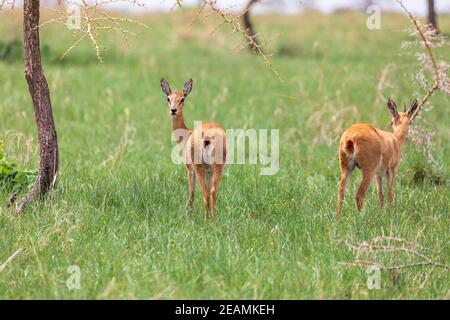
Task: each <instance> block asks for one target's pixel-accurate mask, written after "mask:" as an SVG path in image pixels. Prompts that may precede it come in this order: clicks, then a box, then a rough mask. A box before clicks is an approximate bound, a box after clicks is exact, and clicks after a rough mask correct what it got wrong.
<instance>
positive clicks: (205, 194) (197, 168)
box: [195, 165, 210, 219]
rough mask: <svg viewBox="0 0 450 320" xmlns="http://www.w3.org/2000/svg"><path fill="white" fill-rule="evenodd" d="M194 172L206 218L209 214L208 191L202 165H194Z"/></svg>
mask: <svg viewBox="0 0 450 320" xmlns="http://www.w3.org/2000/svg"><path fill="white" fill-rule="evenodd" d="M195 174H196V175H197V178H198V182H199V183H200V188H201V189H202V196H203V203H204V205H205V219H207V218H208V217H209V214H210V192H209V189H208V187H207V185H206V179H205V171H204V169H203V167H202V165H196V166H195Z"/></svg>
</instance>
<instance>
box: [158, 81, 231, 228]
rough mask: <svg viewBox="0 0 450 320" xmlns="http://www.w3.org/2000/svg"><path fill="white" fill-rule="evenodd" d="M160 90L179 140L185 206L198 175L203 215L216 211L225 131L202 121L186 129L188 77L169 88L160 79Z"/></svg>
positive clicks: (190, 82) (175, 134) (211, 214)
mask: <svg viewBox="0 0 450 320" xmlns="http://www.w3.org/2000/svg"><path fill="white" fill-rule="evenodd" d="M161 90H162V91H163V92H164V93H165V94H166V96H167V104H168V107H169V115H170V117H171V122H172V133H173V135H174V137H175V139H176V141H177V143H179V144H181V148H182V151H183V157H184V162H185V164H186V168H187V172H188V180H189V207H190V208H192V207H193V205H194V195H195V180H196V178H198V181H199V183H200V187H201V190H202V196H203V203H204V205H205V219H206V218H208V217H213V216H214V215H215V212H216V200H217V193H218V191H219V185H220V180H221V178H222V171H223V169H224V166H225V161H226V153H227V151H226V135H225V131H224V130H223V129H222V127H220V126H219V125H218V124H212V123H203V124H202V125H201V126H199V127H198V128H194V130H193V131H192V130H190V129H188V128H187V127H186V124H185V123H184V118H183V108H184V101H185V99H186V97H187V95H188V94H189V93H190V92H191V90H192V79H189V80H188V81H187V82H186V83H185V84H184V88H183V90H182V91H178V92H175V91H172V90H171V89H170V86H169V83H168V82H167V81H166V80H164V79H161Z"/></svg>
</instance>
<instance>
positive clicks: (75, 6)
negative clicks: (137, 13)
mask: <svg viewBox="0 0 450 320" xmlns="http://www.w3.org/2000/svg"><path fill="white" fill-rule="evenodd" d="M65 3H66V6H67V11H64V12H56V14H57V15H58V17H56V18H53V19H50V20H48V21H46V22H44V23H42V24H41V25H40V26H39V27H43V26H45V25H47V24H51V23H60V24H64V25H67V26H68V27H70V28H72V29H74V33H73V38H72V43H71V45H70V46H69V47H68V48H67V50H66V51H65V52H64V53H63V55H62V58H64V57H65V56H66V55H67V54H68V53H69V52H70V51H72V50H73V49H74V48H75V47H76V46H77V45H78V44H79V43H80V42H81V41H82V40H84V39H87V40H88V41H89V42H91V44H92V46H93V48H94V50H95V54H96V56H97V59H98V60H99V61H100V62H102V61H103V48H102V39H101V35H100V33H101V32H103V31H116V32H118V33H120V34H122V36H123V39H124V41H125V42H126V43H127V42H128V37H129V36H133V37H135V36H136V34H135V33H133V32H132V31H130V30H128V29H126V28H125V27H124V26H123V24H125V23H134V24H137V25H140V26H142V27H144V28H147V26H146V25H145V24H144V23H142V22H139V21H136V20H133V19H129V18H124V17H115V16H113V15H112V14H110V13H109V12H108V11H107V10H106V9H105V7H104V6H105V5H108V4H116V3H129V4H132V5H134V6H137V7H145V5H144V3H143V2H141V1H135V0H95V1H87V0H81V1H71V0H67V1H65ZM70 22H73V24H74V25H72V26H69V25H68V24H69V23H70Z"/></svg>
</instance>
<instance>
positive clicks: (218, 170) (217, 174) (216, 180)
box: [210, 164, 224, 217]
mask: <svg viewBox="0 0 450 320" xmlns="http://www.w3.org/2000/svg"><path fill="white" fill-rule="evenodd" d="M223 167H224V166H223V165H218V164H216V165H215V167H214V176H213V182H212V187H211V202H210V206H211V207H210V209H211V216H213V217H214V216H215V215H216V201H217V192H218V191H219V185H220V180H221V179H222V171H223Z"/></svg>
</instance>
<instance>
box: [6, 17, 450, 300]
mask: <svg viewBox="0 0 450 320" xmlns="http://www.w3.org/2000/svg"><path fill="white" fill-rule="evenodd" d="M193 17H194V13H193V12H186V13H184V14H181V13H173V14H172V15H146V16H143V17H140V19H143V20H144V21H145V22H146V23H147V24H148V25H149V29H143V28H141V27H138V26H131V28H132V29H134V30H135V31H136V32H137V38H136V39H135V40H133V39H132V40H130V42H129V47H128V48H127V47H126V46H125V45H124V43H123V41H122V39H121V37H120V36H118V35H113V34H110V35H108V36H107V38H106V39H105V45H106V46H107V48H108V51H107V52H106V54H105V62H104V63H103V64H99V63H98V62H97V61H96V59H95V52H94V51H93V50H92V48H91V47H90V46H89V44H87V43H83V44H82V45H81V46H80V47H78V48H76V49H75V50H74V51H73V52H72V53H71V54H70V55H69V56H68V57H67V58H66V59H65V60H63V61H60V60H58V57H59V55H61V54H62V53H63V52H64V50H65V49H66V48H67V47H68V46H69V45H70V40H71V33H70V31H69V30H66V29H65V28H64V27H63V26H61V25H50V26H47V27H45V28H43V29H42V32H41V39H42V46H43V47H45V50H44V51H45V52H44V64H45V71H46V74H47V78H48V81H49V85H50V90H51V95H52V100H53V101H52V102H53V109H54V115H55V121H56V126H57V130H58V138H59V146H60V157H61V160H60V161H61V166H60V176H59V183H58V186H57V190H56V191H55V192H54V193H53V194H52V195H51V196H50V197H49V198H47V200H46V201H45V202H41V203H36V204H35V205H33V206H32V207H30V208H29V209H28V210H27V212H26V214H24V215H22V216H20V217H18V216H15V215H12V214H11V212H10V211H8V210H7V209H6V208H5V205H4V203H5V202H6V200H7V198H8V191H7V190H3V191H1V192H0V202H1V204H2V205H1V206H0V243H1V245H0V265H2V264H3V263H5V262H6V264H5V265H4V267H3V268H2V267H0V298H5V299H10V298H25V299H35V298H44V299H54V298H62V299H76V298H83V299H84V298H94V299H95V298H103V299H114V298H120V299H122V298H127V299H128V298H131V299H134V298H139V299H177V298H181V299H185V298H189V299H210V298H213V299H222V298H223V299H239V298H244V299H261V298H262V299H269V298H271V299H311V298H313V299H335V298H339V299H368V298H381V299H407V298H419V299H430V298H438V299H449V298H450V273H449V272H445V271H444V270H443V269H442V268H439V267H430V266H426V267H413V268H406V269H403V270H399V271H392V272H387V271H382V272H381V289H379V290H369V289H368V287H367V285H366V281H367V277H368V275H367V274H366V268H364V267H363V268H353V267H348V266H344V265H342V263H343V262H352V261H354V260H355V259H356V258H357V257H356V256H355V254H354V253H353V252H352V251H349V250H348V248H347V247H346V246H345V245H343V244H342V242H345V241H347V242H351V243H362V242H364V241H367V242H369V241H371V239H372V238H374V237H377V236H382V235H384V236H391V237H399V238H402V239H405V240H407V241H411V242H414V243H417V245H421V246H423V247H424V248H425V249H417V250H419V251H420V252H424V253H425V254H426V256H427V257H430V258H431V259H432V260H433V261H436V262H439V263H446V264H448V263H449V262H450V261H449V257H450V246H449V231H450V208H449V200H448V199H449V198H450V191H449V190H448V186H449V179H448V169H449V161H448V159H449V157H450V151H449V147H450V142H449V139H448V138H449V132H450V131H449V99H448V97H445V96H444V95H443V94H438V95H436V96H435V97H433V99H432V106H433V109H432V110H431V111H430V112H425V113H424V114H423V118H422V119H421V120H419V121H418V123H420V125H421V126H422V127H425V128H428V129H430V130H431V131H433V132H435V135H434V137H433V148H434V151H433V156H434V157H435V159H437V161H438V162H439V163H440V165H441V169H440V170H437V169H436V168H433V167H432V166H431V165H430V164H429V161H428V160H427V156H426V155H425V154H424V152H423V151H422V150H421V149H420V148H417V147H416V146H415V145H413V144H412V143H410V142H409V141H407V142H406V144H405V146H404V149H403V158H402V162H401V164H400V165H399V167H398V175H397V180H396V186H395V196H396V208H395V210H393V211H389V210H380V209H379V208H378V201H377V197H376V192H375V187H374V186H372V188H371V189H370V190H369V194H368V197H367V198H366V203H365V204H366V207H365V210H364V211H363V212H361V213H358V212H357V210H356V208H355V204H354V200H353V199H354V194H355V188H356V187H357V183H359V180H360V173H359V172H358V173H357V174H355V175H354V177H353V179H352V183H351V185H350V187H349V189H348V192H347V194H346V202H345V204H344V211H343V215H344V218H343V220H342V222H341V223H340V224H337V223H336V213H335V212H336V206H335V204H336V197H337V183H338V179H339V168H338V162H337V144H338V139H339V136H340V134H341V133H342V132H343V130H344V129H345V128H346V127H348V126H350V125H351V124H353V123H355V122H370V123H373V124H374V125H376V126H378V127H380V128H383V129H389V123H390V115H389V112H388V110H387V108H386V99H385V98H387V97H388V96H391V97H392V98H394V99H395V100H396V101H397V103H398V104H399V105H403V104H404V103H406V104H408V105H409V103H410V102H411V101H412V99H413V98H414V97H421V96H422V95H423V92H422V91H418V89H417V88H418V86H417V84H415V83H414V82H413V81H411V75H413V74H414V72H415V71H416V70H417V62H416V61H415V59H414V58H413V57H411V56H408V55H406V54H405V52H404V50H402V49H401V42H402V41H404V40H407V39H408V36H407V34H406V33H404V32H403V31H402V30H403V29H405V28H406V27H407V26H408V23H409V22H408V20H407V19H406V18H405V17H403V16H401V15H397V14H383V15H382V29H381V30H376V31H375V30H374V31H370V30H368V29H367V28H366V16H365V15H362V14H357V13H345V14H339V15H333V16H322V15H320V14H317V13H307V14H303V15H298V16H288V17H286V16H276V15H272V16H258V17H255V23H256V26H257V28H258V29H259V30H260V31H261V32H263V33H264V34H266V35H267V36H268V37H270V36H273V35H275V34H280V35H279V37H277V38H276V39H275V40H273V41H272V42H271V43H270V45H269V49H270V50H271V51H272V52H274V53H275V56H274V57H273V58H272V62H273V65H274V68H275V69H276V70H277V71H278V72H279V73H280V75H281V78H282V79H283V82H280V81H278V80H277V79H276V78H275V77H274V76H273V74H272V73H271V71H270V70H269V69H268V68H266V67H265V66H264V65H263V63H262V62H261V59H260V58H257V57H255V56H252V55H250V54H247V53H246V52H245V51H240V52H237V51H236V50H235V48H236V46H237V45H238V44H239V40H240V39H239V37H238V36H237V35H235V34H231V32H230V30H228V29H227V27H226V26H225V27H223V28H221V29H220V30H219V31H218V32H216V33H215V34H213V35H210V31H211V30H212V29H213V28H214V27H215V26H216V25H217V24H218V23H219V20H215V19H214V18H208V19H207V20H200V21H199V22H197V23H196V24H194V25H193V26H190V25H189V24H190V21H191V20H192V19H193ZM439 19H440V21H439V23H440V26H441V29H442V31H443V32H444V33H447V34H449V33H450V16H440V17H439ZM0 20H1V21H2V23H1V25H0V41H3V42H7V41H11V40H14V39H16V38H18V39H19V40H20V37H21V18H20V15H16V14H13V13H11V12H4V13H1V14H0ZM436 53H437V55H438V56H439V57H441V58H446V59H447V60H448V58H449V57H450V52H449V49H448V48H444V49H441V50H438V51H436ZM389 64H391V66H392V67H391V69H390V71H389V72H388V73H387V83H388V84H389V86H387V87H386V88H385V89H384V90H383V91H382V94H383V95H384V97H385V98H381V100H377V85H378V83H379V79H380V77H381V74H382V71H383V69H384V68H385V67H386V66H387V65H389ZM162 76H164V77H165V78H166V79H168V80H169V82H170V83H171V85H172V86H173V87H176V88H181V86H182V84H183V83H184V81H185V80H187V79H188V78H190V77H192V78H193V79H194V88H193V91H192V93H191V95H190V96H189V98H188V102H187V105H186V107H185V117H186V120H187V123H188V126H191V127H192V124H193V121H194V120H204V121H215V122H218V123H220V124H222V125H223V126H224V127H225V128H257V129H259V128H267V129H271V128H273V129H279V130H280V149H281V151H280V170H279V172H278V173H277V174H276V175H274V176H260V175H259V174H258V173H259V166H255V165H230V166H229V167H228V168H227V169H226V174H225V176H224V179H223V182H222V185H221V189H220V192H219V200H218V214H217V217H216V218H215V219H213V220H211V221H204V220H203V204H202V202H201V197H200V192H199V190H197V195H196V209H195V211H194V212H193V213H189V211H188V210H187V177H186V173H185V168H184V167H183V166H182V165H175V164H173V163H172V162H171V160H170V159H171V158H170V153H171V150H172V143H171V139H170V137H171V131H170V122H169V121H170V120H169V117H168V112H167V109H166V102H165V97H164V96H163V94H162V93H161V91H160V88H159V79H160V78H161V77H162ZM0 97H1V98H0V135H1V136H2V137H3V139H4V140H5V145H6V148H7V156H8V158H9V159H12V160H14V161H16V162H17V163H18V164H19V165H20V166H21V167H22V168H28V169H33V168H37V166H38V149H37V148H38V145H37V139H36V129H35V125H34V120H33V108H32V105H31V100H30V97H29V95H28V91H27V87H26V82H25V80H24V77H23V64H22V62H21V60H20V59H14V57H13V59H11V60H10V61H0ZM418 172H419V175H420V173H424V179H423V183H418V182H417V175H418ZM414 177H416V179H415V178H414ZM15 252H16V253H17V254H16V255H14V256H13V254H14V253H15ZM10 257H12V258H11V259H9V260H8V258H10ZM374 259H376V261H378V262H379V263H383V264H386V265H398V264H408V263H414V262H417V261H420V258H418V257H414V256H411V255H408V254H404V253H394V254H379V255H378V256H376V257H374ZM73 265H75V266H78V267H79V268H80V271H81V280H80V284H81V288H80V289H79V290H69V289H68V288H67V286H66V280H67V279H68V277H69V276H70V275H71V274H70V273H68V272H67V268H68V267H69V266H73Z"/></svg>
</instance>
